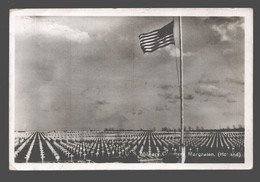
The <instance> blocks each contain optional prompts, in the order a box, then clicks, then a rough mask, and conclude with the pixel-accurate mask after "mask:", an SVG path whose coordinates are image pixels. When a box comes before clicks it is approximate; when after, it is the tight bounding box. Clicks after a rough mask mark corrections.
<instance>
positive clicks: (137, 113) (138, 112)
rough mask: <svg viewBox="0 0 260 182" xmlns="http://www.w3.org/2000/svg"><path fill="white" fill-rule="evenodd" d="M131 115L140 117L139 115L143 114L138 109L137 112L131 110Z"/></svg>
mask: <svg viewBox="0 0 260 182" xmlns="http://www.w3.org/2000/svg"><path fill="white" fill-rule="evenodd" d="M132 114H133V115H141V114H143V110H141V109H139V110H137V111H136V110H133V112H132Z"/></svg>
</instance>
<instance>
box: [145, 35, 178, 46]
mask: <svg viewBox="0 0 260 182" xmlns="http://www.w3.org/2000/svg"><path fill="white" fill-rule="evenodd" d="M168 38H172V39H174V37H173V35H167V36H165V37H163V38H157V39H152V40H149V41H140V45H151V44H154V43H156V42H159V41H161V40H165V39H168Z"/></svg>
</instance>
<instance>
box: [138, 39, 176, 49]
mask: <svg viewBox="0 0 260 182" xmlns="http://www.w3.org/2000/svg"><path fill="white" fill-rule="evenodd" d="M168 43H174V41H173V40H171V41H167V42H162V43H160V44H156V45H154V46H142V47H143V48H144V49H154V48H156V47H159V46H161V45H164V44H168Z"/></svg>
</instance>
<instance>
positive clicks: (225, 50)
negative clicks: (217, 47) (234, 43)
mask: <svg viewBox="0 0 260 182" xmlns="http://www.w3.org/2000/svg"><path fill="white" fill-rule="evenodd" d="M233 52H234V49H232V48H229V49H224V50H223V54H224V55H229V54H232V53H233Z"/></svg>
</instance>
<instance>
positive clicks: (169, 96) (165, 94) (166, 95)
mask: <svg viewBox="0 0 260 182" xmlns="http://www.w3.org/2000/svg"><path fill="white" fill-rule="evenodd" d="M158 96H160V97H162V98H164V99H173V97H172V93H164V94H161V93H159V94H158Z"/></svg>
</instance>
